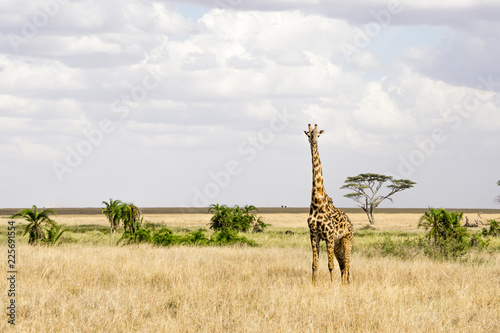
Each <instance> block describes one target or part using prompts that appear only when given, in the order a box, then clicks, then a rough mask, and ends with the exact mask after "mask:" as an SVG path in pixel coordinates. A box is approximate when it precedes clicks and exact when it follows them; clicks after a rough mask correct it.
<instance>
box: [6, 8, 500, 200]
mask: <svg viewBox="0 0 500 333" xmlns="http://www.w3.org/2000/svg"><path fill="white" fill-rule="evenodd" d="M499 18H500V3H499V2H498V1H478V0H461V1H456V0H453V1H452V0H443V1H421V0H407V1H399V2H398V1H388V0H370V1H368V0H364V1H357V2H353V1H347V0H339V1H324V0H290V1H284V0H265V1H264V0H252V1H249V0H204V1H202V0H188V1H168V0H164V1H145V0H144V1H139V0H120V1H118V0H107V1H91V0H88V1H87V0H41V1H27V0H22V1H21V0H4V1H2V3H1V5H0V156H1V158H2V163H1V164H0V191H1V196H0V198H1V202H0V206H1V207H16V208H17V207H29V206H31V205H33V204H36V205H38V206H39V207H43V206H46V207H48V206H51V207H98V206H101V202H102V201H103V200H108V199H109V198H113V199H121V200H122V201H127V202H134V203H135V204H136V205H138V206H142V207H158V206H160V207H163V206H172V207H177V206H208V205H209V204H210V203H221V204H228V205H234V204H239V205H244V204H254V205H256V206H281V205H287V206H289V207H292V206H296V207H306V206H309V202H310V191H311V159H310V148H309V144H308V141H307V138H306V136H305V135H304V134H303V133H302V131H303V130H305V129H307V124H308V123H312V124H315V123H317V124H318V125H319V127H320V128H321V129H323V130H325V134H324V135H323V136H322V137H321V138H320V141H319V149H320V155H321V160H322V164H323V172H324V176H325V187H326V190H327V192H328V194H329V195H330V196H331V197H332V198H333V200H334V204H336V205H337V206H339V207H354V206H355V203H354V202H353V201H352V200H351V199H348V198H345V197H343V195H344V194H347V193H348V192H347V191H346V190H341V189H340V187H341V186H342V185H343V183H344V180H345V179H346V178H347V177H349V176H355V175H357V174H359V173H365V172H372V173H381V174H386V175H390V176H393V177H395V178H398V179H399V178H404V179H410V180H413V181H415V182H417V185H416V186H415V187H414V188H413V189H410V190H407V191H404V192H401V193H398V194H397V195H395V196H394V202H393V203H391V202H387V203H385V204H384V206H385V207H397V208H405V207H427V206H433V207H449V208H500V207H499V205H498V204H496V203H494V198H495V197H496V196H498V195H499V194H500V187H498V186H497V185H496V183H497V181H498V180H499V179H500V168H499V164H500V154H499V152H500V112H499V111H500V110H499V107H500V97H499V95H498V91H499V90H500V67H499V66H498V64H499V63H498V59H499V58H500V21H499Z"/></svg>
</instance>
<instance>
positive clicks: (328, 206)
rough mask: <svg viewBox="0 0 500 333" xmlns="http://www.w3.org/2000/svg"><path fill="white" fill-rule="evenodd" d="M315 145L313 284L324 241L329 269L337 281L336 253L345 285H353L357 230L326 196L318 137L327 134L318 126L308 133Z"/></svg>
mask: <svg viewBox="0 0 500 333" xmlns="http://www.w3.org/2000/svg"><path fill="white" fill-rule="evenodd" d="M304 133H305V135H307V137H308V138H309V144H310V145H311V155H312V165H313V182H312V194H311V207H310V209H309V218H308V219H307V224H308V225H309V231H310V235H311V246H312V251H313V262H312V283H313V284H315V283H316V279H317V276H318V260H319V242H320V241H321V240H324V241H325V242H326V248H327V252H328V269H329V270H330V279H331V281H332V282H333V268H334V258H333V256H334V254H335V257H336V258H337V261H338V263H339V266H340V272H341V276H342V283H344V284H346V283H349V268H350V256H351V248H352V242H353V227H352V223H351V220H350V219H349V217H348V216H347V215H346V214H345V213H344V212H343V211H341V210H340V209H338V208H336V207H335V206H334V205H333V201H332V199H331V198H330V197H329V196H328V195H327V194H326V191H325V186H324V184H323V170H322V168H321V161H320V159H319V151H318V138H319V136H320V135H321V134H323V133H324V131H323V130H321V131H318V125H314V129H312V127H311V124H309V131H308V132H306V131H304Z"/></svg>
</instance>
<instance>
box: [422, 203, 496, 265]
mask: <svg viewBox="0 0 500 333" xmlns="http://www.w3.org/2000/svg"><path fill="white" fill-rule="evenodd" d="M462 217H463V213H461V212H448V211H446V210H445V209H443V208H441V209H434V208H430V207H429V211H428V212H425V214H424V215H423V216H422V217H421V218H420V220H419V223H418V227H419V228H420V227H424V228H425V230H426V231H428V232H427V234H426V237H427V239H428V244H427V245H426V246H424V252H425V254H426V255H427V256H429V257H433V258H443V259H452V258H459V257H461V256H463V255H464V254H466V253H467V252H468V250H469V249H470V248H471V247H477V248H478V249H482V248H485V247H486V246H487V245H488V241H487V240H484V239H482V238H481V237H479V236H480V235H477V237H473V236H472V235H471V234H469V232H468V231H467V229H466V228H464V227H462V226H461V224H460V221H461V220H462Z"/></svg>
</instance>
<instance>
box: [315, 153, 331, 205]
mask: <svg viewBox="0 0 500 333" xmlns="http://www.w3.org/2000/svg"><path fill="white" fill-rule="evenodd" d="M311 155H312V166H313V175H312V176H313V181H312V194H311V205H314V206H319V205H320V204H322V203H323V202H324V201H326V200H327V196H326V191H325V185H324V184H323V169H322V168H321V160H320V159H319V151H318V146H317V145H311Z"/></svg>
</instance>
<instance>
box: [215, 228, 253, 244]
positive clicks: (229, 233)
mask: <svg viewBox="0 0 500 333" xmlns="http://www.w3.org/2000/svg"><path fill="white" fill-rule="evenodd" d="M211 243H212V244H214V245H219V246H223V245H233V244H237V243H239V244H246V245H250V246H257V243H256V242H255V241H253V240H250V239H247V238H245V237H243V236H238V233H237V232H236V231H234V230H230V229H227V228H225V229H222V230H220V231H218V232H215V233H214V234H213V235H212V239H211Z"/></svg>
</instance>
